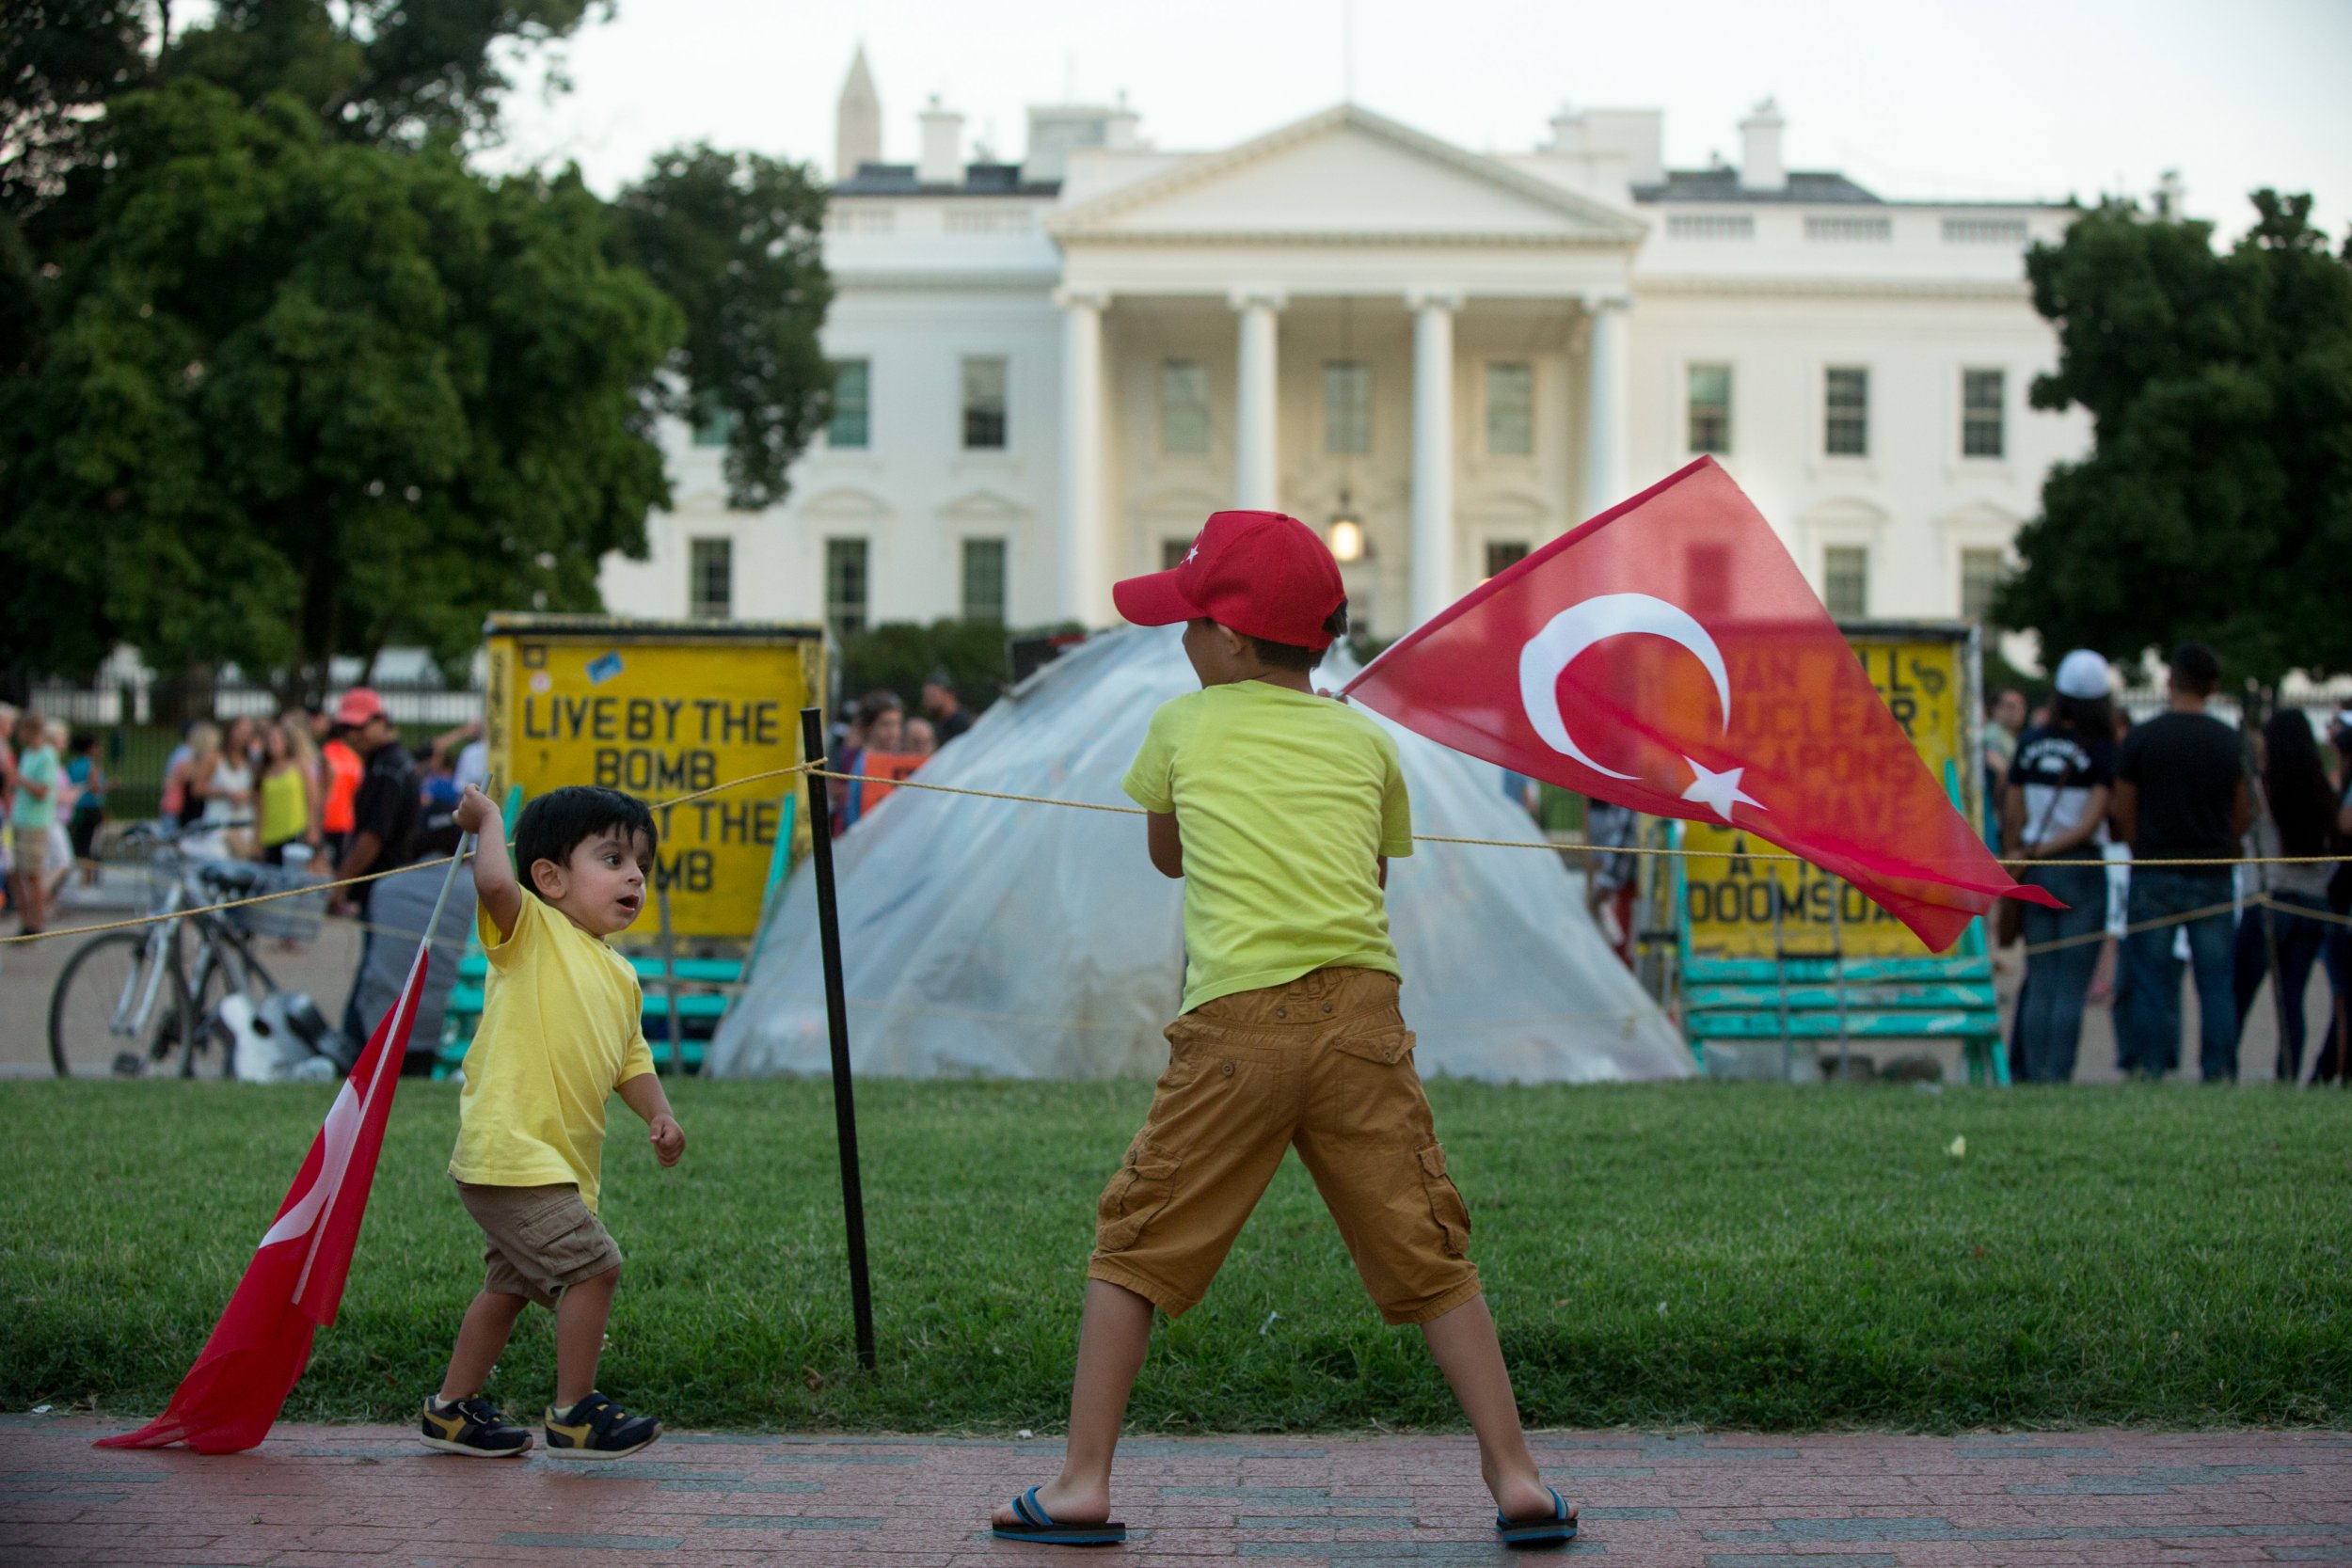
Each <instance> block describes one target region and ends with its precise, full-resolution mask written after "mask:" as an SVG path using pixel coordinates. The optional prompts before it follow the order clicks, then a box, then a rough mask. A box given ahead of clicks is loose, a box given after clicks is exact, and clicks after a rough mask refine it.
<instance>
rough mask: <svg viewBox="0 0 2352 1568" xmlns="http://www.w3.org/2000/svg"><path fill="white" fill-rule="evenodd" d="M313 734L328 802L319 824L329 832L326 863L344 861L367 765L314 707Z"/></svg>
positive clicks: (327, 834)
mask: <svg viewBox="0 0 2352 1568" xmlns="http://www.w3.org/2000/svg"><path fill="white" fill-rule="evenodd" d="M310 733H311V734H312V735H313V736H316V737H317V738H318V741H319V771H320V773H321V774H322V775H323V776H322V777H321V779H320V781H319V783H320V785H321V787H322V788H323V790H324V791H325V796H326V803H325V804H324V805H323V806H321V807H320V810H319V826H320V828H322V829H323V830H325V832H326V863H327V864H329V865H335V864H339V863H341V862H342V858H343V847H344V846H345V845H346V844H348V843H350V842H351V824H352V821H353V810H352V808H353V804H354V802H355V801H357V800H358V798H359V777H360V774H361V773H362V772H364V771H365V768H363V767H362V765H361V763H360V761H359V753H358V752H355V751H353V750H352V749H351V743H350V742H349V741H347V740H345V739H344V738H343V737H342V734H341V733H340V732H338V731H337V729H336V728H335V725H334V723H333V721H331V720H329V719H328V718H327V716H326V714H325V713H323V712H320V711H318V710H317V709H313V710H311V713H310Z"/></svg>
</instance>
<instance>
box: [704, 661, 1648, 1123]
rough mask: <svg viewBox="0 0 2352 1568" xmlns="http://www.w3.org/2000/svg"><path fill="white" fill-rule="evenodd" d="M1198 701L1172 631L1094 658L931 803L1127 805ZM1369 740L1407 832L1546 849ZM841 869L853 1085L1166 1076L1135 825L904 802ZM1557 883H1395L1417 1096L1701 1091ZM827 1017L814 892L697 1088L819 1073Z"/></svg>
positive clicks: (1487, 877)
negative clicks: (869, 1077)
mask: <svg viewBox="0 0 2352 1568" xmlns="http://www.w3.org/2000/svg"><path fill="white" fill-rule="evenodd" d="M1352 673H1354V667H1353V666H1352V665H1351V664H1349V663H1348V662H1347V661H1346V659H1345V656H1344V655H1343V654H1340V655H1335V656H1334V657H1333V658H1332V659H1330V660H1327V662H1326V664H1325V666H1324V668H1323V671H1322V672H1321V673H1319V674H1318V676H1317V679H1318V681H1319V682H1325V683H1327V684H1329V685H1330V686H1332V687H1334V688H1336V687H1338V686H1339V685H1341V684H1342V683H1343V682H1344V680H1345V679H1346V678H1347V676H1348V675H1350V674H1352ZM1198 684H1199V683H1198V682H1197V681H1196V679H1195V678H1194V676H1193V673H1192V669H1191V666H1190V665H1189V664H1188V663H1187V662H1186V660H1185V658H1184V649H1183V647H1182V628H1181V627H1160V628H1154V629H1150V630H1146V629H1143V628H1136V627H1128V628H1121V629H1119V630H1115V631H1110V632H1105V633H1103V634H1101V635H1099V636H1097V637H1093V638H1090V639H1089V640H1088V641H1086V642H1084V643H1083V644H1081V645H1080V646H1078V647H1077V648H1075V649H1073V650H1072V651H1071V652H1070V653H1068V654H1066V655H1065V656H1063V657H1061V658H1060V659H1058V660H1057V661H1056V662H1055V663H1053V664H1051V665H1049V666H1047V667H1046V668H1045V669H1044V670H1042V671H1041V672H1039V673H1038V674H1036V675H1035V676H1033V677H1032V678H1031V679H1030V680H1029V681H1028V682H1026V683H1025V684H1024V685H1023V686H1022V687H1021V688H1020V689H1019V690H1017V691H1016V692H1015V693H1013V695H1012V696H1010V697H1009V698H1008V699H1006V700H1005V701H1002V702H999V703H998V704H996V705H994V706H993V707H992V708H991V709H990V710H989V711H988V712H987V714H985V715H984V716H983V717H982V718H981V719H980V721H978V722H977V724H975V725H974V726H973V727H972V729H971V730H970V731H969V732H968V733H967V734H965V735H964V736H963V737H962V738H961V739H959V740H957V741H956V742H955V743H954V744H952V745H950V746H948V747H947V748H946V749H945V750H943V751H942V752H940V753H939V754H938V755H937V756H936V757H934V758H933V759H932V760H931V761H930V763H929V764H927V765H926V766H925V768H924V769H923V772H922V774H921V775H920V777H921V778H922V779H923V781H924V782H926V783H931V784H955V785H960V786H961V787H964V788H967V789H982V790H993V791H997V792H1001V793H1008V794H1022V795H1035V796H1044V797H1048V798H1051V799H1054V800H1074V801H1081V802H1086V803H1089V804H1095V805H1104V806H1126V805H1130V804H1132V802H1130V801H1129V800H1127V799H1126V797H1125V796H1124V795H1123V794H1122V793H1120V788H1119V780H1120V776H1121V775H1122V774H1123V773H1124V772H1125V771H1126V768H1127V765H1128V763H1129V762H1130V761H1131V760H1133V758H1134V756H1135V753H1136V747H1137V746H1138V745H1139V744H1140V743H1141V741H1142V739H1143V734H1144V729H1145V726H1146V725H1147V724H1148V723H1149V721H1150V720H1151V717H1152V710H1153V709H1154V708H1155V707H1157V706H1158V705H1160V704H1161V703H1163V702H1165V701H1167V700H1168V698H1170V697H1174V696H1177V695H1179V694H1181V693H1183V692H1185V691H1189V690H1192V689H1196V688H1197V686H1198ZM1376 718H1377V716H1375V719H1376ZM1379 722H1381V723H1382V724H1383V725H1384V726H1385V727H1386V728H1388V730H1389V731H1390V733H1391V735H1392V736H1395V738H1396V742H1397V750H1398V752H1399V754H1400V756H1401V758H1402V761H1403V765H1404V769H1405V779H1406V786H1407V788H1408V789H1409V790H1410V792H1411V795H1412V800H1413V823H1414V827H1415V830H1416V831H1417V832H1425V833H1441V834H1447V835H1451V836H1456V837H1468V838H1495V839H1513V840H1526V839H1531V838H1534V837H1537V836H1539V835H1538V833H1537V832H1536V830H1535V828H1534V824H1533V823H1532V822H1531V821H1530V820H1529V819H1528V817H1527V816H1526V814H1525V813H1524V812H1521V811H1519V810H1518V809H1517V808H1516V807H1515V806H1513V805H1512V804H1511V802H1510V801H1509V800H1505V799H1504V797H1503V794H1502V785H1501V780H1500V776H1499V775H1498V774H1497V772H1496V770H1495V768H1493V767H1492V766H1491V765H1489V764H1487V763H1484V762H1480V761H1477V760H1475V759H1472V758H1470V757H1466V756H1463V755H1461V754H1460V753H1458V752H1450V751H1448V750H1446V749H1445V748H1443V747H1441V746H1438V744H1436V743H1435V742H1433V741H1429V740H1424V739H1422V737H1421V736H1416V735H1413V734H1411V733H1410V732H1408V731H1406V730H1403V729H1399V728H1397V727H1396V726H1395V725H1393V724H1389V723H1388V722H1387V721H1385V720H1379ZM1567 858H1568V857H1564V856H1561V855H1558V854H1554V853H1550V852H1547V851H1543V850H1535V849H1506V848H1489V847H1469V846H1461V845H1442V844H1423V845H1422V846H1420V847H1418V848H1417V850H1416V852H1415V853H1414V854H1413V855H1412V856H1411V857H1410V858H1409V859H1405V860H1400V861H1395V862H1392V863H1391V865H1390V875H1389V919H1390V927H1391V934H1392V936H1393V938H1394V940H1395V942H1396V946H1397V954H1398V958H1399V960H1400V962H1401V964H1402V966H1403V968H1404V971H1405V976H1406V980H1405V995H1404V1006H1405V1016H1406V1022H1408V1023H1409V1024H1411V1026H1412V1027H1413V1029H1414V1030H1415V1032H1416V1033H1417V1034H1418V1036H1419V1037H1420V1044H1419V1048H1418V1050H1417V1051H1416V1053H1415V1054H1416V1057H1417V1059H1418V1060H1419V1062H1420V1065H1421V1069H1422V1072H1423V1073H1424V1074H1438V1073H1448V1074H1453V1075H1455V1076H1459V1077H1465V1078H1476V1079H1484V1080H1488V1081H1492V1082H1512V1083H1553V1082H1569V1083H1588V1082H1598V1081H1606V1080H1620V1079H1648V1078H1673V1077H1682V1076H1686V1075H1688V1074H1689V1073H1690V1072H1691V1071H1692V1062H1691V1055H1690V1052H1689V1050H1688V1049H1687V1048H1686V1047H1685V1046H1684V1045H1683V1043H1682V1039H1681V1037H1680V1035H1679V1033H1678V1032H1677V1030H1676V1029H1675V1028H1674V1026H1673V1025H1672V1024H1671V1023H1670V1022H1668V1021H1667V1020H1666V1018H1665V1017H1664V1015H1663V1014H1661V1012H1660V1011H1659V1010H1658V1007H1657V1006H1656V1005H1655V1004H1654V1003H1653V1002H1652V1001H1651V1000H1650V998H1649V996H1648V995H1647V994H1646V993H1645V992H1644V991H1643V990H1642V989H1641V988H1640V986H1638V985H1637V984H1636V983H1635V982H1634V980H1633V977H1632V976H1631V975H1630V974H1628V973H1627V971H1626V969H1625V967H1624V966H1623V965H1622V964H1620V963H1619V962H1618V961H1617V959H1616V958H1615V957H1614V956H1613V954H1612V953H1611V952H1610V951H1609V949H1608V947H1607V945H1606V943H1605V942H1603V941H1602V939H1601V936H1600V934H1599V931H1598V930H1597V927H1595V926H1594V924H1593V922H1592V920H1591V918H1590V916H1588V915H1587V914H1586V912H1585V910H1584V905H1583V899H1582V895H1581V889H1582V880H1581V878H1580V877H1579V876H1577V875H1575V874H1572V873H1571V872H1570V871H1569V870H1568V869H1567V868H1566V867H1565V865H1564V864H1563V861H1564V860H1565V859H1567ZM836 863H837V866H838V879H839V886H840V903H841V942H842V950H843V958H844V966H845V972H846V980H847V988H848V992H849V997H850V1059H851V1062H852V1065H853V1066H854V1068H855V1069H856V1070H857V1071H858V1072H860V1073H861V1074H866V1073H871V1074H880V1075H884V1076H894V1077H910V1078H931V1077H967V1076H982V1077H998V1078H1113V1077H1152V1076H1156V1075H1157V1074H1158V1072H1159V1071H1160V1069H1162V1068H1163V1067H1164V1066H1165V1065H1166V1063H1167V1053H1168V1048H1167V1045H1166V1043H1165V1041H1164V1040H1163V1039H1162V1038H1161V1036H1160V1031H1161V1029H1162V1028H1163V1027H1165V1026H1166V1024H1167V1023H1168V1021H1169V1020H1170V1019H1172V1018H1173V1017H1174V1016H1175V1015H1176V1010H1177V1006H1178V1001H1179V998H1180V996H1181V995H1182V992H1183V989H1184V985H1183V976H1184V930H1183V900H1184V892H1183V884H1182V883H1181V882H1176V881H1171V880H1168V879H1166V878H1163V877H1162V876H1160V875H1159V873H1158V872H1156V871H1154V870H1152V865H1151V863H1150V861H1149V860H1148V859H1147V858H1146V856H1145V853H1144V829H1143V823H1142V821H1141V819H1140V818H1138V817H1135V816H1115V815H1112V814H1110V813H1106V812H1099V811H1073V810H1068V809H1062V808H1057V807H1054V806H1044V805H1030V804H1023V803H1018V802H1014V801H1009V800H983V799H977V798H974V797H969V796H959V795H944V794H935V793H932V792H930V791H925V790H913V789H900V790H898V791H897V792H895V793H894V794H892V795H891V796H890V798H889V799H888V800H884V801H882V803H881V804H880V805H879V806H878V807H876V808H875V809H874V811H873V813H872V814H871V815H870V816H866V817H865V818H864V819H862V820H861V821H860V822H859V823H858V824H857V826H856V827H854V828H853V829H852V830H850V832H849V833H847V834H846V835H844V836H843V837H842V839H841V840H840V841H839V842H838V844H837V845H836ZM824 995H825V993H824V976H823V970H822V967H821V956H820V951H819V946H818V932H817V897H816V888H815V881H814V878H813V877H812V875H811V874H810V871H809V868H808V867H806V866H803V868H802V870H801V872H800V874H799V875H797V876H796V877H794V878H793V879H792V880H791V882H790V883H789V884H787V886H786V887H785V888H784V889H782V890H780V892H779V894H778V895H777V898H776V900H774V901H773V902H772V903H771V911H770V918H769V923H768V929H766V930H765V931H764V932H763V935H762V938H761V941H760V942H759V943H758V945H757V947H756V948H755V955H754V958H753V961H752V962H751V964H750V965H749V966H747V970H746V973H745V974H744V989H743V992H742V995H741V997H740V998H739V1000H738V1002H737V1003H736V1005H735V1006H734V1007H733V1008H731V1009H730V1010H729V1012H728V1014H727V1016H726V1018H725V1020H724V1021H723V1022H722V1024H721V1025H720V1028H719V1032H718V1036H717V1037H716V1038H715V1039H714V1040H713V1041H712V1042H711V1047H710V1052H709V1055H708V1058H707V1070H708V1071H710V1072H711V1073H712V1074H714V1075H717V1076H723V1077H744V1076H755V1075H759V1074H772V1073H806V1074H811V1075H814V1074H820V1073H823V1072H825V1071H827V1070H828V1056H827V1046H826V1024H825V1001H824Z"/></svg>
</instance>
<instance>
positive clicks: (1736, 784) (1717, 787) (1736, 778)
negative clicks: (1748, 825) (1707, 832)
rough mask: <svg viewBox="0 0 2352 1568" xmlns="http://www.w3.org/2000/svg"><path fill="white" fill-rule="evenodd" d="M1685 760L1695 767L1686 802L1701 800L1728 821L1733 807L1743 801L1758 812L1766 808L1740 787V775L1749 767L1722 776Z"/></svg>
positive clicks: (1724, 771) (1690, 760) (1686, 791)
mask: <svg viewBox="0 0 2352 1568" xmlns="http://www.w3.org/2000/svg"><path fill="white" fill-rule="evenodd" d="M1682 760H1683V761H1684V762H1687V763H1689V764H1690V765H1691V787H1690V788H1688V789H1686V790H1684V791H1683V792H1682V798H1683V799H1684V800H1696V801H1698V802H1699V803H1700V804H1701V805H1703V806H1706V807H1708V809H1710V810H1711V811H1713V812H1714V814H1715V815H1716V816H1720V817H1722V818H1723V819H1724V821H1726V822H1728V821H1730V820H1731V808H1732V807H1733V806H1735V805H1738V804H1740V803H1741V802H1742V801H1744V802H1746V803H1747V804H1748V805H1751V806H1754V807H1755V808H1756V810H1758V811H1763V810H1765V809H1766V807H1765V805H1764V802H1763V801H1761V800H1757V799H1756V797H1755V796H1753V795H1750V794H1749V793H1748V792H1747V791H1746V790H1743V789H1741V788H1740V774H1742V773H1744V772H1746V771H1747V769H1746V768H1724V770H1723V771H1722V772H1720V773H1718V772H1715V771H1713V770H1712V769H1710V768H1706V767H1704V766H1702V765H1701V764H1700V763H1699V762H1698V760H1697V759H1696V758H1693V757H1684V758H1683V759H1682Z"/></svg>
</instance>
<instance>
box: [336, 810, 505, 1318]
mask: <svg viewBox="0 0 2352 1568" xmlns="http://www.w3.org/2000/svg"><path fill="white" fill-rule="evenodd" d="M473 842H474V835H473V834H471V833H468V834H466V835H465V836H464V837H463V838H460V839H459V840H458V841H457V853H456V854H454V855H453V856H451V857H450V862H449V869H448V870H447V871H445V872H443V873H442V874H441V892H440V895H439V896H437V897H436V898H435V899H434V900H433V912H432V913H431V914H429V915H427V916H426V917H425V921H424V932H423V934H422V935H421V936H420V937H419V938H418V939H417V956H416V958H414V959H412V960H411V961H410V962H409V965H408V978H407V979H406V980H405V982H403V983H402V985H401V988H400V995H399V996H398V997H396V998H395V999H394V1000H393V1002H392V1011H393V1012H394V1013H395V1014H397V1013H398V1012H399V1011H400V1009H401V1008H403V1007H406V1006H414V1004H415V1000H416V991H417V986H416V981H417V971H418V969H419V968H420V967H421V966H422V965H423V963H424V961H425V955H426V954H427V953H429V952H431V951H432V948H433V933H434V930H435V928H436V927H438V926H439V925H440V924H441V911H442V909H443V907H444V906H446V905H447V904H448V903H449V890H450V889H451V888H452V887H453V886H455V885H456V882H457V868H458V867H459V866H461V865H464V864H465V863H466V857H467V855H468V854H469V852H470V851H471V849H472V847H473ZM399 1033H400V1024H399V1023H398V1022H394V1023H393V1025H392V1029H391V1035H388V1036H387V1037H385V1042H386V1044H387V1045H389V1043H390V1040H391V1036H393V1035H398V1034H399ZM391 1054H392V1053H391V1052H390V1051H389V1050H386V1051H382V1052H379V1053H377V1054H376V1058H375V1072H374V1074H373V1076H372V1077H370V1078H369V1080H368V1086H367V1091H366V1092H365V1093H364V1094H362V1095H361V1096H360V1097H359V1106H360V1112H361V1115H362V1117H363V1118H364V1117H365V1114H366V1110H367V1107H368V1106H370V1105H372V1104H373V1103H374V1102H375V1090H376V1086H377V1085H380V1084H382V1083H383V1082H384V1064H385V1063H386V1062H388V1061H389V1060H390V1059H391ZM344 1157H345V1159H348V1158H349V1154H348V1152H346V1154H345V1156H344ZM342 1174H343V1173H342V1170H340V1169H337V1170H332V1171H328V1170H324V1169H322V1170H321V1171H320V1172H319V1180H321V1181H325V1182H328V1183H330V1185H329V1186H328V1187H327V1189H326V1208H325V1209H323V1210H321V1211H320V1212H319V1217H318V1220H317V1223H315V1224H314V1225H312V1226H311V1227H310V1249H309V1250H308V1251H306V1252H305V1253H304V1254H303V1255H302V1272H301V1273H300V1274H299V1275H296V1276H295V1277H294V1300H296V1301H300V1300H301V1299H302V1292H303V1291H307V1290H309V1289H310V1265H311V1264H313V1263H315V1262H317V1261H318V1256H319V1243H320V1242H322V1241H324V1240H325V1239H326V1222H327V1221H328V1220H330V1219H332V1218H334V1216H335V1200H336V1199H337V1198H339V1197H341V1196H343V1183H342Z"/></svg>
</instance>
